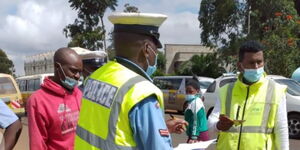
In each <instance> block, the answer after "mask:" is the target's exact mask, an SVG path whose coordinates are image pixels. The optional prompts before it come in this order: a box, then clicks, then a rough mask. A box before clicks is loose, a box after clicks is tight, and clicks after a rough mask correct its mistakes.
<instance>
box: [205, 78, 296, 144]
mask: <svg viewBox="0 0 300 150" xmlns="http://www.w3.org/2000/svg"><path fill="white" fill-rule="evenodd" d="M267 78H269V79H273V80H275V81H276V82H277V83H279V84H283V85H286V86H287V87H288V89H287V93H286V99H287V115H288V126H289V136H290V138H297V139H299V138H300V84H299V83H298V82H296V81H295V80H293V79H289V78H286V77H283V76H277V75H268V76H267ZM236 80H237V76H234V75H232V76H221V77H219V78H217V79H216V81H215V82H214V83H213V84H211V86H210V87H208V89H207V91H206V93H204V99H205V101H204V105H205V108H206V111H207V116H208V115H209V114H210V113H211V111H212V110H213V107H214V104H215V100H216V99H218V89H219V88H220V87H222V86H224V85H225V84H227V83H230V82H234V81H236ZM214 84H215V85H214Z"/></svg>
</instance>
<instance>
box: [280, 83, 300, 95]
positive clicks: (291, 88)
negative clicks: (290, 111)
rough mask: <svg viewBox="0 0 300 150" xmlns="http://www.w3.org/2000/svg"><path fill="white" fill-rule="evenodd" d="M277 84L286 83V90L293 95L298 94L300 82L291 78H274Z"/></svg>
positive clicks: (299, 93) (299, 92)
mask: <svg viewBox="0 0 300 150" xmlns="http://www.w3.org/2000/svg"><path fill="white" fill-rule="evenodd" d="M275 81H276V82H278V83H279V84H283V85H286V86H287V87H288V90H287V92H288V93H289V94H291V95H293V96H300V84H299V83H297V82H296V81H294V80H291V79H275Z"/></svg>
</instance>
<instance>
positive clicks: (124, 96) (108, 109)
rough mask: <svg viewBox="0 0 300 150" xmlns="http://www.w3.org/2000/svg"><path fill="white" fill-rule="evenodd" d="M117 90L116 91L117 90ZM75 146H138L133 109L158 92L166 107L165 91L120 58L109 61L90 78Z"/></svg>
mask: <svg viewBox="0 0 300 150" xmlns="http://www.w3.org/2000/svg"><path fill="white" fill-rule="evenodd" d="M114 91H115V92H114ZM83 95H84V96H83V99H82V105H81V111H80V116H79V122H78V126H77V129H76V137H75V149H77V150H83V149H84V150H89V149H93V150H100V149H101V150H110V149H122V150H123V149H124V150H134V149H136V143H135V141H134V137H133V134H132V131H131V127H130V123H129V118H128V116H129V111H130V110H131V108H133V107H134V106H135V105H136V104H137V103H139V102H140V101H141V100H143V99H145V98H146V97H148V96H151V95H156V97H157V99H158V102H159V104H160V107H161V109H162V110H163V96H162V93H161V91H160V90H159V89H158V88H157V87H156V86H155V85H153V83H151V82H150V81H148V80H146V79H145V78H144V77H142V76H140V75H138V74H136V73H135V72H133V71H131V70H129V69H127V68H126V67H124V66H122V65H121V64H119V63H117V62H109V63H107V64H106V65H104V66H102V67H101V68H100V69H98V70H97V71H96V72H94V73H93V74H92V75H91V76H90V78H89V79H88V80H87V81H86V85H85V89H84V93H83Z"/></svg>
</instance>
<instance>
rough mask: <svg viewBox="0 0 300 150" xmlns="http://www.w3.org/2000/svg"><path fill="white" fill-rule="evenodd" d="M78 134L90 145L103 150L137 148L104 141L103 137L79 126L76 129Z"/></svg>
mask: <svg viewBox="0 0 300 150" xmlns="http://www.w3.org/2000/svg"><path fill="white" fill-rule="evenodd" d="M76 134H77V136H79V137H80V138H81V139H83V140H84V141H86V142H88V143H89V144H90V145H93V146H95V147H97V148H99V149H101V150H110V149H122V150H136V148H132V147H125V146H120V145H116V144H115V143H114V141H110V140H104V139H102V138H101V137H99V136H97V135H94V134H92V133H90V132H89V131H88V130H85V129H84V128H82V127H80V126H79V125H78V126H77V128H76Z"/></svg>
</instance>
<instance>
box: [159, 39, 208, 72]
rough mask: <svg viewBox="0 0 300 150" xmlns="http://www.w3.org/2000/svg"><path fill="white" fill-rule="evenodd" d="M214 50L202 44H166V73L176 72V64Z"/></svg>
mask: <svg viewBox="0 0 300 150" xmlns="http://www.w3.org/2000/svg"><path fill="white" fill-rule="evenodd" d="M213 52H214V50H213V49H210V48H209V47H205V46H202V45H187V44H165V57H166V70H165V73H168V74H170V73H174V71H175V66H178V65H179V64H180V63H181V62H184V61H187V60H189V59H190V58H191V57H192V56H194V55H201V54H208V53H213Z"/></svg>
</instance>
